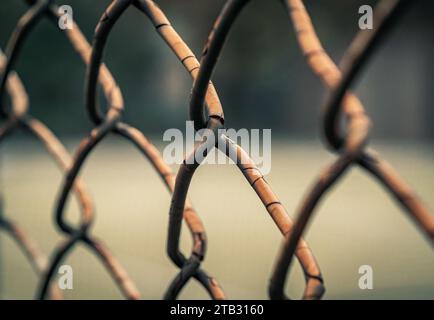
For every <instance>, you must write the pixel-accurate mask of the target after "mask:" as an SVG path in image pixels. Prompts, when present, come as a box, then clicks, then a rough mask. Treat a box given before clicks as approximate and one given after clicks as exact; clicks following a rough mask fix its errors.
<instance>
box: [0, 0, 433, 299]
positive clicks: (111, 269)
mask: <svg viewBox="0 0 434 320" xmlns="http://www.w3.org/2000/svg"><path fill="white" fill-rule="evenodd" d="M26 2H27V3H28V4H29V6H30V8H29V9H28V11H27V12H26V13H25V14H24V15H23V16H22V17H21V18H20V19H19V21H18V23H17V25H16V28H15V30H14V31H13V33H12V35H11V37H10V39H9V41H8V43H7V45H6V50H5V54H0V71H1V74H0V75H1V79H0V81H1V82H0V115H1V117H2V118H3V119H4V124H3V125H2V127H1V128H0V142H3V140H4V139H5V138H6V137H7V136H8V135H9V134H11V133H12V132H13V130H15V129H18V128H21V129H24V130H25V131H27V132H29V133H30V134H31V135H32V136H34V137H36V138H37V139H38V140H40V141H41V142H42V143H43V144H44V146H45V148H46V150H47V152H48V153H49V154H50V155H51V156H52V158H53V159H54V160H55V162H56V163H57V164H58V166H59V167H60V169H61V170H62V171H63V172H64V180H63V184H62V187H61V190H60V193H59V196H58V198H57V202H56V206H55V213H54V218H55V219H54V220H55V225H56V226H57V227H58V229H59V230H60V231H61V232H62V234H63V235H64V236H65V240H64V241H63V242H62V243H60V244H58V245H57V246H56V248H55V249H54V251H53V252H52V253H51V254H50V258H49V259H47V258H46V256H45V255H44V254H43V253H42V252H41V251H40V250H39V249H38V247H37V245H36V244H35V242H34V241H32V240H31V239H30V237H29V236H28V235H27V232H25V231H23V230H22V229H21V228H20V227H19V226H18V225H17V224H16V223H15V222H13V221H12V220H11V219H10V218H9V217H10V216H13V213H9V212H4V206H3V201H4V199H3V198H2V197H1V195H0V229H2V230H4V231H6V232H7V233H8V234H10V235H11V236H12V237H13V238H14V239H15V241H16V242H17V244H18V245H19V246H20V247H21V248H22V250H23V252H24V254H25V255H26V256H27V257H28V259H29V262H30V264H31V265H32V266H33V268H34V269H35V271H36V273H37V274H38V276H39V287H38V292H37V294H36V297H37V298H40V299H45V298H53V299H60V298H62V294H61V292H60V290H59V289H58V288H57V287H56V286H55V285H54V282H53V277H54V275H55V272H56V270H57V269H58V267H59V266H60V264H61V262H62V261H64V260H65V258H66V257H67V256H68V255H70V254H72V253H73V250H74V248H75V247H76V246H77V244H79V243H82V244H84V245H85V246H87V247H88V248H89V249H90V250H91V251H92V252H93V253H94V254H95V255H96V256H97V257H98V258H99V259H100V260H101V262H102V263H103V265H104V266H105V267H106V270H107V272H108V273H109V274H110V275H111V277H112V278H113V280H114V282H115V283H116V284H117V286H118V287H119V289H120V291H121V292H122V293H123V295H124V296H125V297H126V298H128V299H139V298H140V293H139V291H138V290H137V288H136V286H135V284H134V282H133V280H132V279H131V278H130V277H129V276H128V274H127V272H126V270H125V269H124V268H123V267H122V265H121V264H120V262H119V261H118V260H117V259H116V258H115V257H114V256H113V254H112V253H110V251H109V249H108V248H107V247H106V246H105V245H104V244H103V242H102V241H101V240H99V239H97V238H96V237H95V236H94V235H93V234H92V233H91V232H90V227H91V225H92V223H93V220H94V217H95V208H94V205H93V203H92V200H91V197H90V195H89V193H88V191H87V190H86V186H85V184H84V182H83V181H82V179H80V178H78V175H79V173H80V170H81V169H82V167H83V165H84V164H85V162H86V161H87V159H88V157H89V155H90V154H91V152H92V151H93V150H94V149H95V148H96V146H97V145H98V144H99V142H101V141H102V140H103V139H104V138H105V137H106V136H107V135H108V134H111V133H113V134H116V135H119V136H121V137H123V138H125V139H126V140H128V141H130V142H131V143H132V144H133V145H135V146H136V147H137V149H138V150H139V152H140V153H142V154H143V155H144V157H145V158H146V159H147V160H148V161H149V162H150V163H151V165H152V167H153V168H154V169H155V171H156V172H157V173H158V175H159V176H160V178H161V179H162V180H163V183H164V184H165V185H166V187H167V189H168V190H169V192H171V193H173V196H172V202H171V207H170V212H169V228H168V232H167V254H168V256H169V258H170V259H171V260H172V262H173V263H174V264H175V265H176V266H177V267H178V268H179V269H180V270H179V273H178V274H177V275H176V276H175V277H174V279H173V280H172V281H171V282H170V284H169V285H168V286H167V290H166V293H165V296H164V298H165V299H175V298H177V296H178V295H179V293H180V292H181V290H182V289H183V288H184V287H185V286H186V285H187V283H188V282H189V280H190V279H191V278H195V279H196V280H197V281H198V282H199V283H200V284H201V285H202V286H203V287H204V289H205V290H206V291H207V292H208V293H209V295H210V297H211V298H213V299H224V298H225V294H224V292H223V290H222V288H221V287H220V285H219V283H218V282H217V281H216V279H214V278H213V277H211V276H210V275H208V273H207V272H206V271H205V270H203V269H202V268H201V263H202V261H203V260H204V259H205V256H206V248H207V237H206V233H205V228H204V225H203V223H202V222H201V220H200V218H199V215H198V213H197V212H196V211H195V210H194V208H193V206H192V204H191V201H190V200H188V198H187V195H188V190H189V186H190V183H191V182H192V179H193V176H194V173H195V171H196V170H197V169H198V168H199V167H200V165H201V162H200V161H197V160H196V159H197V157H196V154H202V155H203V154H204V153H205V152H206V151H207V150H210V149H212V148H213V147H215V148H217V149H219V150H220V151H221V152H223V153H224V154H226V156H227V157H229V158H231V159H232V160H233V161H234V162H235V163H236V164H237V166H238V168H239V169H240V171H241V173H242V174H243V176H244V177H245V178H246V180H247V182H248V183H249V184H250V185H251V186H252V188H253V189H254V191H255V192H256V194H257V196H258V197H259V198H260V199H261V201H262V203H263V205H264V207H265V209H266V210H267V212H268V213H269V215H270V217H271V218H272V220H273V221H274V223H275V224H276V226H277V228H278V229H279V231H280V232H281V233H282V235H283V238H284V240H283V244H282V248H281V250H280V252H279V254H278V257H277V260H276V264H275V268H274V270H273V273H272V276H271V281H270V286H269V295H270V298H272V299H284V298H286V295H285V294H284V286H285V282H286V277H287V272H288V269H289V267H290V263H291V260H292V257H293V256H294V255H295V256H296V257H297V259H298V260H299V262H300V264H301V267H302V269H303V272H304V276H305V280H306V287H305V291H304V293H303V296H302V298H303V299H320V298H321V297H322V296H323V294H324V292H325V287H324V283H323V277H322V275H321V271H320V268H319V265H318V263H317V262H316V260H315V258H314V256H313V253H312V251H311V250H310V248H309V247H308V245H307V243H306V242H305V241H304V240H303V239H301V236H302V234H303V232H304V230H305V229H306V227H307V225H308V223H309V220H310V219H311V217H312V214H313V211H314V209H315V207H316V205H317V203H318V202H319V201H320V200H321V198H322V197H323V196H324V195H325V193H326V192H327V191H329V190H330V188H331V187H332V186H333V185H334V184H335V183H336V182H337V181H338V180H339V179H340V178H341V177H342V175H343V174H344V173H345V171H346V170H347V169H348V168H349V167H350V166H352V165H354V164H358V165H360V166H361V167H362V168H364V169H365V170H366V171H367V172H368V173H370V174H372V175H373V176H374V177H376V178H377V180H378V181H379V182H380V183H381V184H382V185H383V186H384V187H385V188H386V189H387V190H388V191H389V192H390V193H391V194H392V195H393V196H394V197H395V199H396V200H397V201H398V202H399V203H400V204H401V206H402V207H403V208H404V209H405V210H406V211H407V212H408V213H409V215H410V216H411V217H412V218H413V219H414V221H415V222H416V223H417V224H418V226H419V227H420V228H421V230H422V231H424V232H425V233H426V234H427V235H428V237H429V240H430V241H431V242H433V241H434V219H433V216H432V214H431V213H430V212H429V210H428V209H427V208H426V207H425V206H424V204H423V203H422V202H421V201H420V200H418V199H417V197H416V196H415V195H414V194H413V192H412V191H411V189H410V188H409V187H408V186H407V184H406V183H405V182H404V181H403V180H402V179H401V178H400V177H399V176H398V174H397V173H396V172H395V171H394V170H393V168H392V167H391V166H390V165H389V164H388V163H387V162H385V161H384V160H383V159H382V158H380V156H379V155H378V153H377V152H375V151H373V150H372V149H369V148H368V147H367V142H368V135H369V129H370V119H369V118H368V116H367V114H366V113H365V111H364V108H363V106H362V104H361V102H360V101H359V100H358V98H357V97H356V96H355V95H354V94H352V93H350V92H348V88H349V87H351V85H352V84H353V82H354V79H355V78H356V76H357V75H358V73H359V72H360V70H361V69H362V68H363V67H364V65H365V62H366V61H367V60H368V58H369V57H370V56H371V55H372V52H373V49H374V47H375V46H376V45H377V44H378V43H380V42H381V39H382V38H383V37H384V34H385V33H386V31H387V29H390V28H391V27H392V26H393V23H394V22H395V21H396V20H398V19H399V16H400V15H401V14H402V13H403V11H404V9H405V8H406V7H407V5H408V4H409V2H410V1H409V0H382V1H380V3H379V4H378V7H377V8H376V10H375V12H376V19H375V28H374V30H371V31H361V32H360V33H359V34H358V35H357V36H356V37H355V39H354V41H353V43H352V45H351V46H350V48H349V50H348V52H347V54H346V57H345V59H344V61H343V63H342V68H341V70H342V74H341V71H340V69H339V68H338V67H337V66H336V65H335V64H334V63H333V61H332V60H331V59H330V58H329V56H328V55H327V53H326V52H325V50H324V49H323V47H322V45H321V43H320V40H319V39H318V37H317V35H316V33H315V29H314V27H313V24H312V22H311V20H310V17H309V14H308V12H307V11H306V8H305V7H304V5H303V1H302V0H282V2H283V4H284V7H285V8H286V9H287V10H288V12H289V15H290V17H291V19H292V22H293V24H294V28H295V30H296V37H297V40H298V43H299V46H300V48H301V50H302V52H303V54H304V56H305V58H306V60H307V63H308V65H309V66H310V67H311V69H312V70H313V72H314V73H315V74H316V75H317V76H318V77H319V78H320V79H321V80H322V81H323V82H324V84H325V85H326V87H327V88H328V89H330V92H331V93H330V97H329V99H328V100H327V104H326V106H325V108H324V111H325V113H324V117H323V126H324V128H323V130H324V133H325V137H326V143H327V145H328V147H329V148H330V149H331V150H332V151H333V152H335V153H337V154H338V158H337V160H336V161H335V162H334V163H333V164H332V165H330V166H329V167H327V168H326V169H325V170H323V171H322V173H321V175H320V177H319V178H318V180H317V181H316V182H315V184H314V185H313V187H312V189H311V190H309V192H308V194H307V195H306V197H305V198H304V200H303V202H302V203H301V206H300V209H299V210H298V212H297V215H296V220H295V221H294V222H293V221H292V220H291V219H290V217H289V215H288V214H287V212H286V210H285V208H284V206H283V204H282V203H281V202H280V201H279V199H278V197H277V196H276V195H275V193H274V192H273V191H272V189H271V187H270V186H269V184H268V183H267V182H266V181H265V179H264V177H263V176H262V174H261V172H260V171H259V169H258V168H257V166H256V165H255V163H254V162H253V160H251V159H250V158H249V155H248V154H247V153H246V152H245V151H244V150H243V149H242V148H241V147H240V146H238V145H237V144H236V143H234V142H233V141H230V139H228V138H227V137H226V136H225V135H222V134H220V133H219V129H222V128H224V113H223V107H222V105H221V103H220V100H219V97H218V94H217V91H216V89H215V87H214V85H213V84H212V82H211V81H210V80H211V77H212V74H213V71H214V69H215V67H216V64H217V61H218V58H219V56H220V54H221V51H222V49H223V46H224V43H225V41H226V39H227V37H228V34H229V31H230V30H231V28H232V25H233V23H234V22H235V20H236V19H237V17H238V16H239V13H240V12H241V10H242V9H243V8H244V6H245V5H246V4H247V3H248V2H249V1H248V0H229V1H227V3H226V4H225V6H224V8H223V10H222V11H221V13H220V14H219V16H218V17H217V19H216V22H215V24H214V27H213V29H212V31H211V33H210V35H209V37H208V41H207V43H206V45H205V48H204V50H203V52H202V58H201V62H200V63H199V61H198V60H197V59H196V57H195V55H194V54H193V52H192V51H191V50H190V49H189V47H188V46H187V44H186V43H185V42H184V41H183V40H182V38H181V37H180V36H179V34H178V33H177V32H176V31H175V29H174V28H173V27H172V25H171V24H170V22H169V20H168V19H167V17H166V16H165V14H164V13H163V11H162V10H161V9H160V8H159V7H158V6H157V5H156V4H155V3H154V2H153V1H151V0H113V1H112V2H111V4H110V5H109V6H108V7H107V9H106V10H105V12H104V13H103V15H102V16H101V18H100V19H99V22H98V24H97V26H96V29H95V33H94V36H93V42H92V45H90V44H89V43H88V41H87V40H86V37H85V36H84V35H83V34H82V33H81V31H80V29H79V27H78V25H77V24H75V23H74V25H73V28H72V29H66V30H63V31H61V32H63V33H64V34H65V36H66V38H67V40H68V41H69V42H70V44H71V46H72V48H73V50H75V51H76V52H77V53H78V55H79V56H80V58H81V60H82V61H83V63H84V64H85V65H86V66H87V73H86V79H85V81H86V82H85V83H86V85H85V87H86V90H85V96H86V99H85V101H86V108H87V111H88V114H89V117H90V119H91V121H92V122H93V124H94V128H93V130H92V131H91V132H90V133H89V135H88V136H87V137H85V138H84V139H83V140H82V141H81V143H80V146H79V148H78V149H77V150H76V151H75V154H74V156H71V155H70V154H69V153H68V151H67V150H66V149H65V147H64V146H63V145H62V143H61V142H60V141H59V139H58V138H57V137H56V136H55V134H54V133H53V132H51V131H50V129H49V128H48V127H47V126H45V125H44V124H43V123H42V122H40V121H39V120H38V119H36V118H34V117H32V116H31V115H30V113H29V112H28V101H29V99H28V97H27V94H26V91H25V89H24V86H23V85H22V83H21V81H20V79H19V77H18V75H17V74H16V73H15V71H13V70H14V66H15V65H16V62H17V60H18V59H19V55H20V51H21V48H22V45H23V43H24V42H25V41H26V39H27V38H28V37H29V36H31V32H32V30H33V29H34V28H35V27H36V26H37V24H38V23H39V22H40V21H41V20H42V19H46V18H47V19H50V20H51V21H52V22H53V23H54V24H55V25H56V26H57V22H58V19H59V18H60V17H61V12H59V8H58V7H57V6H56V5H55V4H54V3H53V1H51V0H26ZM276 2H277V1H276ZM129 8H136V9H138V10H139V11H140V12H141V13H143V14H144V15H146V16H147V17H148V18H149V20H150V21H151V23H152V25H153V26H154V27H155V29H156V31H157V33H158V34H159V35H160V37H161V38H162V39H163V40H164V41H165V42H166V44H167V45H168V47H169V48H170V49H171V50H172V51H173V53H174V54H175V56H176V57H177V59H178V60H179V61H180V62H181V63H182V64H183V66H184V67H185V69H186V71H187V72H188V73H189V74H190V75H191V78H192V80H193V89H192V94H191V101H190V118H191V120H193V121H194V124H195V129H196V130H200V129H206V130H207V131H205V132H208V133H213V135H214V136H215V137H217V139H215V140H208V139H207V140H205V141H204V142H203V143H201V144H198V145H197V146H196V148H195V149H194V151H193V153H192V154H190V155H189V156H188V157H187V158H186V159H185V160H184V162H183V163H182V164H181V165H180V168H179V171H178V173H177V175H176V177H175V175H174V173H173V172H172V171H171V169H170V167H169V166H168V165H167V164H166V163H165V162H164V161H163V158H162V156H161V155H160V153H159V151H158V150H157V148H155V146H154V145H153V144H152V143H151V142H150V141H149V140H148V139H147V138H146V137H145V136H144V134H143V133H142V132H141V131H140V130H138V129H136V128H134V127H132V126H130V125H128V124H127V123H125V122H123V121H122V112H123V110H124V101H123V96H122V92H121V89H120V88H119V87H118V85H117V84H116V81H115V79H114V77H113V76H112V74H111V72H110V71H109V69H108V68H107V66H106V65H105V64H104V63H103V56H104V49H105V45H106V42H107V39H108V37H109V34H110V32H111V30H112V29H113V27H114V25H115V24H116V22H117V21H118V20H119V19H121V18H122V15H123V13H124V12H125V11H126V10H128V9H129ZM59 30H60V29H59ZM98 86H101V88H102V91H103V93H104V97H105V99H106V105H107V109H106V110H105V112H103V111H102V110H101V109H100V108H99V104H98V101H97V95H98V94H97V93H98V90H97V89H98ZM7 96H9V100H8V99H7ZM341 115H344V116H345V120H346V122H345V124H346V126H345V128H346V131H345V132H341V130H340V121H341ZM113 183H116V182H113ZM4 187H7V186H4ZM71 192H74V194H75V196H76V198H77V201H78V203H79V205H80V208H81V221H80V223H79V225H78V226H74V225H72V224H71V223H69V222H68V219H67V217H66V215H65V206H66V204H67V201H68V199H69V194H70V193H71ZM210 201H212V199H210ZM100 219H104V217H103V215H102V217H101V218H100ZM182 221H185V222H186V224H187V226H188V228H189V230H190V232H191V236H192V249H191V252H190V254H189V255H188V256H187V255H185V254H184V253H183V252H182V251H181V249H180V247H179V242H180V235H181V226H182Z"/></svg>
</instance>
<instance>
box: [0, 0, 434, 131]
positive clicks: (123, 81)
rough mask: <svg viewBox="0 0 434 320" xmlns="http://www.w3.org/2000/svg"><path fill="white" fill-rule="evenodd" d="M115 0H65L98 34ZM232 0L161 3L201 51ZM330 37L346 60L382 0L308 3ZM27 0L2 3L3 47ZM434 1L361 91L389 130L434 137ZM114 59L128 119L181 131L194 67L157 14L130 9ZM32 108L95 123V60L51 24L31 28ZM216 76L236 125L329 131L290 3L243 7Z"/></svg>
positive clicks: (332, 48)
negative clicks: (187, 66) (171, 42)
mask: <svg viewBox="0 0 434 320" xmlns="http://www.w3.org/2000/svg"><path fill="white" fill-rule="evenodd" d="M109 2H110V1H107V0H106V1H103V0H93V1H89V0H66V1H56V3H57V4H59V5H61V4H68V5H71V6H72V8H73V9H74V20H75V21H76V22H77V23H78V24H79V25H80V27H81V29H82V31H83V32H84V34H85V35H86V36H87V38H88V39H91V38H92V35H93V30H94V28H95V26H96V23H97V21H98V19H99V17H100V16H101V14H102V12H103V10H104V8H105V7H106V6H107V5H108V4H109ZM224 2H225V1H223V0H207V1H203V0H182V1H175V0H162V1H157V3H158V4H159V5H160V6H161V8H162V9H163V10H164V11H165V12H166V15H167V16H168V18H169V19H170V20H171V22H172V24H173V26H174V27H175V29H176V30H177V31H178V32H179V34H180V35H181V36H182V37H183V38H184V40H185V41H186V42H187V43H188V44H189V45H190V47H191V48H192V50H193V51H194V52H195V53H196V54H197V55H200V52H201V49H202V47H203V45H204V43H205V41H206V38H207V35H208V33H209V31H210V30H211V27H212V24H213V22H214V20H215V17H216V16H217V14H218V13H219V11H220V9H221V8H222V6H223V4H224ZM305 3H306V6H307V8H308V10H309V11H310V12H311V15H312V19H313V22H314V24H315V27H316V28H317V31H318V33H319V36H320V38H321V39H322V41H323V45H324V46H325V48H326V49H327V50H328V51H329V52H330V54H331V55H332V57H333V58H334V59H335V60H336V61H339V60H340V58H341V57H342V55H343V53H344V51H345V48H346V47H347V46H348V45H349V43H350V41H351V39H352V37H353V36H354V34H355V33H356V32H357V31H358V18H359V15H358V7H359V6H360V5H362V4H371V5H375V3H376V1H367V0H364V1H359V0H353V1H344V0H327V1H313V0H308V1H305ZM26 8H27V6H26V4H25V1H20V0H3V1H2V3H1V6H0V46H1V48H2V49H3V50H4V48H5V46H6V43H7V40H8V38H9V36H10V34H11V32H12V30H13V29H14V27H15V24H16V22H17V20H18V18H19V17H20V16H21V15H22V14H23V13H24V12H25V10H26ZM433 16H434V2H433V1H428V0H421V1H417V3H416V4H415V5H414V7H413V8H412V9H411V10H410V12H408V14H407V15H406V17H405V18H404V19H403V20H402V21H401V23H400V24H399V26H398V27H397V28H396V29H395V30H394V31H393V32H392V34H391V35H390V37H389V38H387V41H386V42H385V43H384V44H383V45H382V47H381V49H380V50H379V51H378V52H377V54H376V56H375V58H374V59H373V60H372V61H371V63H370V64H369V67H368V68H367V70H365V72H364V73H363V78H362V79H361V81H359V83H358V86H357V88H356V92H357V93H358V94H359V96H360V97H361V99H362V101H363V102H364V104H365V106H366V108H367V110H368V112H369V114H370V115H371V117H372V119H373V123H374V129H373V135H375V136H377V137H382V138H400V139H401V138H408V139H432V138H434V126H433V125H432V121H433V119H434V106H433V105H432V101H433V98H434V91H433V89H432V87H431V86H432V82H433V81H432V78H433V76H432V73H431V72H432V70H434V68H433V61H434V59H433V58H434V43H433V41H432V36H433V34H434V32H433V31H434V19H433ZM105 61H106V62H107V64H108V67H109V68H110V70H111V71H112V73H113V74H114V76H115V78H116V80H117V81H118V83H119V85H120V87H121V89H122V92H123V94H124V99H125V104H126V110H125V118H126V119H127V120H128V122H129V123H131V124H134V125H136V126H138V127H139V128H140V129H141V130H142V131H144V132H145V133H147V134H162V133H163V131H164V130H165V129H167V128H169V127H179V128H183V127H184V126H185V124H184V121H185V120H186V119H187V117H188V99H189V93H190V89H191V80H190V77H189V75H188V74H187V73H186V72H185V70H183V68H182V66H181V64H180V63H179V62H178V61H177V60H176V59H175V57H174V55H173V54H172V52H171V51H170V50H169V49H168V48H167V47H166V45H165V44H164V42H163V41H162V40H161V39H160V38H159V36H158V35H157V33H156V32H155V30H154V29H153V27H152V25H151V23H150V22H149V21H147V18H146V17H145V16H144V15H142V14H141V13H140V12H138V11H137V10H136V9H135V8H133V7H132V8H130V9H129V10H128V11H127V12H126V14H125V16H123V17H122V19H121V20H120V21H119V23H118V24H117V25H116V26H115V28H114V30H113V32H112V34H111V36H110V39H109V45H108V47H107V52H106V56H105ZM17 71H18V73H19V74H20V76H21V78H22V79H23V82H24V84H25V86H26V88H27V91H28V93H29V96H30V102H31V106H30V107H31V112H32V114H34V115H36V116H37V117H39V118H40V119H41V120H43V121H44V122H46V123H47V124H48V126H49V127H50V128H52V129H53V130H54V131H55V132H56V133H58V134H61V135H73V134H83V133H84V132H86V131H87V130H88V129H89V128H90V127H91V122H90V120H89V118H88V117H87V114H86V111H85V108H84V92H83V89H84V77H85V68H84V66H83V64H82V63H81V61H80V59H79V58H78V55H77V54H76V53H75V52H74V51H73V50H71V47H70V45H69V43H68V42H67V40H66V38H65V37H64V36H63V35H62V32H61V31H59V29H57V28H56V27H55V26H54V25H53V24H52V23H51V22H50V21H48V20H45V21H43V22H42V23H40V24H39V25H38V27H37V28H36V29H35V30H34V31H32V34H31V35H30V37H29V40H28V41H27V42H26V43H25V46H24V48H23V52H22V55H21V58H20V59H19V62H18V64H17ZM214 82H215V85H216V87H217V90H218V92H219V95H220V97H221V100H222V103H223V106H224V109H225V114H226V118H227V122H226V123H227V125H228V126H229V127H234V128H240V127H247V128H272V129H273V134H278V135H283V136H285V137H294V138H299V137H312V136H317V135H318V134H319V132H320V131H319V126H318V125H319V114H320V108H321V103H322V102H323V98H324V94H325V91H324V88H323V86H322V84H321V83H320V82H319V80H318V79H317V78H316V77H315V76H314V75H313V74H312V73H311V72H310V70H309V69H308V67H307V66H306V63H305V61H304V60H303V57H302V56H301V54H300V50H299V49H298V47H297V45H296V40H295V36H294V32H293V29H292V25H291V22H290V20H289V19H288V15H287V13H286V12H285V10H284V7H283V6H282V5H281V4H280V1H277V0H276V1H270V0H267V1H265V0H256V1H252V2H251V4H250V5H249V6H248V7H247V8H246V9H245V11H244V12H243V13H242V15H241V17H240V19H239V20H238V21H237V22H236V24H235V27H234V30H233V31H232V33H231V36H230V39H229V41H228V43H227V45H226V47H225V50H224V54H223V55H222V57H221V59H220V63H219V65H218V68H217V71H216V72H215V75H214Z"/></svg>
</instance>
